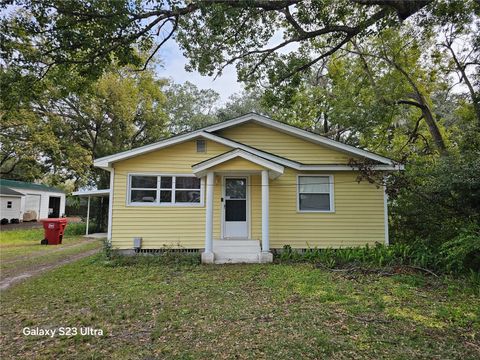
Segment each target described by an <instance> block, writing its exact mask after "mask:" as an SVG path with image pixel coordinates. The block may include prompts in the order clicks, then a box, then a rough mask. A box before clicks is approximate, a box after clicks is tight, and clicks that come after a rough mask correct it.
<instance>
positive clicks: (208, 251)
mask: <svg viewBox="0 0 480 360" xmlns="http://www.w3.org/2000/svg"><path fill="white" fill-rule="evenodd" d="M213 186H214V176H213V172H211V171H210V172H208V173H207V181H206V193H207V195H206V197H207V199H206V204H205V251H204V252H203V253H202V262H203V263H213V260H214V255H213Z"/></svg>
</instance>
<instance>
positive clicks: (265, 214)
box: [260, 170, 273, 262]
mask: <svg viewBox="0 0 480 360" xmlns="http://www.w3.org/2000/svg"><path fill="white" fill-rule="evenodd" d="M269 193H270V187H269V179H268V170H262V253H261V255H260V256H261V257H260V262H271V261H272V260H273V256H272V254H271V253H270V234H269Z"/></svg>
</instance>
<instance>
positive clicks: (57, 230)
mask: <svg viewBox="0 0 480 360" xmlns="http://www.w3.org/2000/svg"><path fill="white" fill-rule="evenodd" d="M40 221H41V222H42V223H43V230H44V233H45V238H44V239H43V240H42V241H41V243H42V244H45V245H58V244H61V243H62V239H63V234H64V233H65V228H66V227H67V219H66V218H52V219H42V220H40Z"/></svg>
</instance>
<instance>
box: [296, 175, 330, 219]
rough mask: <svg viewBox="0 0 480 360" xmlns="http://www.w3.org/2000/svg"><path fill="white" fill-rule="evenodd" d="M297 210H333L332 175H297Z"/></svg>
mask: <svg viewBox="0 0 480 360" xmlns="http://www.w3.org/2000/svg"><path fill="white" fill-rule="evenodd" d="M297 186H298V210H299V211H301V212H302V211H303V212H333V211H334V210H333V176H331V175H323V176H320V175H318V176H317V175H314V176H313V175H308V176H302V175H299V176H298V184H297Z"/></svg>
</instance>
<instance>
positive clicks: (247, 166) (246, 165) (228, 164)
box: [209, 157, 265, 171]
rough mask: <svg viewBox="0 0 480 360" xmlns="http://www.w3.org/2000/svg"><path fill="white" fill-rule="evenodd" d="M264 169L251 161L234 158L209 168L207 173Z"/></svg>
mask: <svg viewBox="0 0 480 360" xmlns="http://www.w3.org/2000/svg"><path fill="white" fill-rule="evenodd" d="M264 169H265V168H264V167H262V166H260V165H257V164H255V163H252V162H251V161H248V160H245V159H243V158H241V157H236V158H234V159H231V160H228V161H225V162H224V163H222V164H218V165H217V166H214V167H212V168H210V169H209V171H251V170H264Z"/></svg>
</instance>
